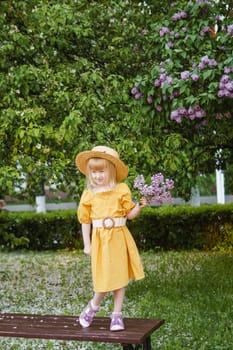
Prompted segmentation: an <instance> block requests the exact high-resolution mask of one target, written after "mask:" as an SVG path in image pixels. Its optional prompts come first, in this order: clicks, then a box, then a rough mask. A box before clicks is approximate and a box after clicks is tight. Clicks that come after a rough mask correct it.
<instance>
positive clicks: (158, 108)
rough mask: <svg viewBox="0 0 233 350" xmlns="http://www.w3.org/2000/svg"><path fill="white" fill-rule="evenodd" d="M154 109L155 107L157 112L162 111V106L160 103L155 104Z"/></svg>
mask: <svg viewBox="0 0 233 350" xmlns="http://www.w3.org/2000/svg"><path fill="white" fill-rule="evenodd" d="M155 109H156V110H157V111H158V112H162V110H163V107H162V106H160V105H156V106H155Z"/></svg>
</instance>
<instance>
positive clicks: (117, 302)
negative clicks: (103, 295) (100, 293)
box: [110, 288, 125, 331]
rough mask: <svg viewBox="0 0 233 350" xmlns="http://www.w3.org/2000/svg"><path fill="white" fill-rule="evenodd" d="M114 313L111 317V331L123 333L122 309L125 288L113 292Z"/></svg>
mask: <svg viewBox="0 0 233 350" xmlns="http://www.w3.org/2000/svg"><path fill="white" fill-rule="evenodd" d="M113 295H114V311H113V313H112V316H111V325H110V330H111V331H123V330H124V329H125V325H124V322H123V317H122V307H123V301H124V296H125V288H120V289H117V290H114V292H113Z"/></svg>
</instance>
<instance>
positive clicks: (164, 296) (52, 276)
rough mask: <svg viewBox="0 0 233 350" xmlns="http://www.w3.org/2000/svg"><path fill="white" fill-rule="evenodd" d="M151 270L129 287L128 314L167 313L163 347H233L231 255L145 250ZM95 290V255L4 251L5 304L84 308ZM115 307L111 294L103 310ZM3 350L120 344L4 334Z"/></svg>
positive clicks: (21, 308) (61, 310) (1, 296)
mask: <svg viewBox="0 0 233 350" xmlns="http://www.w3.org/2000/svg"><path fill="white" fill-rule="evenodd" d="M142 259H143V263H144V267H145V272H146V277H145V279H144V280H142V281H139V282H132V283H130V284H129V286H128V288H127V293H126V298H125V310H124V313H125V316H130V317H148V318H162V319H165V324H164V325H163V326H162V327H161V328H160V329H159V330H158V331H156V332H155V333H154V334H153V336H152V348H153V349H156V350H157V349H159V350H181V349H182V350H186V349H193V350H218V349H221V350H231V349H232V346H233V272H232V266H233V255H223V254H219V253H205V252H197V251H195V252H174V251H172V252H160V253H156V254H155V253H153V252H148V253H143V254H142ZM91 296H92V287H91V277H90V260H89V258H88V257H85V256H84V255H83V254H82V253H79V252H67V251H61V252H56V253H54V252H41V253H35V252H24V253H20V252H18V253H3V252H1V253H0V305H1V306H0V311H1V312H17V313H37V314H67V315H70V314H72V315H75V314H77V315H78V314H79V313H80V311H81V310H82V308H83V307H84V305H85V304H86V303H87V301H88V300H89V299H90V298H91ZM111 311H112V296H111V295H109V296H108V297H107V298H106V299H105V302H104V303H103V306H102V309H101V312H100V313H99V315H106V316H107V315H109V314H110V313H111ZM0 349H1V350H22V349H26V350H35V349H36V350H40V349H51V350H68V349H69V350H74V349H75V350H84V349H85V350H92V349H121V347H120V346H118V345H106V344H94V343H75V342H64V341H54V340H51V341H48V340H42V341H41V340H36V339H35V340H30V339H10V338H0Z"/></svg>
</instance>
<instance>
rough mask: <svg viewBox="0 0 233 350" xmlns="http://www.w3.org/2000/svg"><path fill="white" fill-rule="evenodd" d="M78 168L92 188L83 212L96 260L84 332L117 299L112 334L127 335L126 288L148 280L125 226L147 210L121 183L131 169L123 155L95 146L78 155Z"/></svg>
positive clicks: (86, 246)
mask: <svg viewBox="0 0 233 350" xmlns="http://www.w3.org/2000/svg"><path fill="white" fill-rule="evenodd" d="M76 165H77V167H78V169H79V170H80V172H82V173H83V174H85V175H86V180H87V187H86V189H85V190H84V191H83V194H82V196H81V199H80V203H79V207H78V212H77V214H78V220H79V222H80V223H81V226H82V235H83V242H84V253H85V254H87V255H90V256H91V267H92V281H93V288H94V296H93V298H92V300H90V301H89V303H88V305H87V306H86V307H85V309H84V310H83V311H82V313H81V314H80V316H79V322H80V324H81V326H82V327H84V328H85V327H89V326H90V325H91V323H92V321H93V318H94V316H95V314H96V312H97V311H98V310H99V308H100V304H101V301H102V300H103V299H104V297H105V295H106V294H107V293H109V292H112V293H113V297H114V310H113V312H112V314H111V322H110V330H111V331H122V330H124V329H125V325H124V320H123V315H122V307H123V301H124V296H125V287H126V286H127V284H128V283H129V281H130V280H131V279H135V280H139V279H142V278H143V277H144V272H143V267H142V264H141V260H140V256H139V253H138V249H137V247H136V244H135V242H134V239H133V237H132V235H131V233H130V232H129V230H128V228H127V226H126V221H127V219H129V220H132V219H134V218H135V217H136V216H137V215H138V214H139V213H140V211H141V209H142V208H143V207H145V206H146V200H145V199H144V198H142V199H141V200H140V204H139V203H137V204H135V203H134V202H133V201H132V199H131V192H130V190H129V187H128V186H127V185H126V184H125V183H123V182H121V181H122V180H124V179H125V178H126V177H127V175H128V168H127V167H126V165H125V164H124V162H123V161H122V160H121V159H120V158H119V155H118V153H117V152H116V151H115V150H114V149H112V148H110V147H106V146H96V147H94V148H93V149H92V150H90V151H84V152H81V153H79V154H78V155H77V157H76Z"/></svg>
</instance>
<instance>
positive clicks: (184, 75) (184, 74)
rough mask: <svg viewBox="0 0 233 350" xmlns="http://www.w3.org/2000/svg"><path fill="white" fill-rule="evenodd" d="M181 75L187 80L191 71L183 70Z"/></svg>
mask: <svg viewBox="0 0 233 350" xmlns="http://www.w3.org/2000/svg"><path fill="white" fill-rule="evenodd" d="M180 75H181V79H182V80H187V79H188V78H189V76H190V72H189V71H188V70H185V71H184V72H181V74H180Z"/></svg>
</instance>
